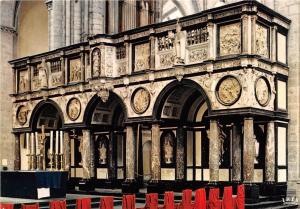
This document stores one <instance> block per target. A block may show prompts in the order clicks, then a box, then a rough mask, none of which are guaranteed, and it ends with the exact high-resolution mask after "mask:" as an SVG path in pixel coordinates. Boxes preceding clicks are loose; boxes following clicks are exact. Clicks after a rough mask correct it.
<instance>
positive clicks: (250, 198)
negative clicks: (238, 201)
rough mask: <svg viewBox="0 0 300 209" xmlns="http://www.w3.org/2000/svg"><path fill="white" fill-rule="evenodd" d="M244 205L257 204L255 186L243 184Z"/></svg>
mask: <svg viewBox="0 0 300 209" xmlns="http://www.w3.org/2000/svg"><path fill="white" fill-rule="evenodd" d="M244 185H245V203H247V204H251V203H257V202H259V186H258V185H256V184H250V183H245V184H244Z"/></svg>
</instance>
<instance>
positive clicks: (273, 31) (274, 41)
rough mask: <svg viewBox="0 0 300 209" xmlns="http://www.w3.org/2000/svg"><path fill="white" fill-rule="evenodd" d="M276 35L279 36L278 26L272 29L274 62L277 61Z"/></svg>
mask: <svg viewBox="0 0 300 209" xmlns="http://www.w3.org/2000/svg"><path fill="white" fill-rule="evenodd" d="M276 34H277V26H273V27H272V29H271V61H272V62H275V61H276V45H277V43H276V42H277V39H276Z"/></svg>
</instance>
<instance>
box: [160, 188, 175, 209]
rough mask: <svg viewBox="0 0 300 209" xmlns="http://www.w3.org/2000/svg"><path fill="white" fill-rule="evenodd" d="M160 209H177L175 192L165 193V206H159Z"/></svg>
mask: <svg viewBox="0 0 300 209" xmlns="http://www.w3.org/2000/svg"><path fill="white" fill-rule="evenodd" d="M158 208H159V209H175V203H174V192H165V196H164V205H163V206H159V207H158Z"/></svg>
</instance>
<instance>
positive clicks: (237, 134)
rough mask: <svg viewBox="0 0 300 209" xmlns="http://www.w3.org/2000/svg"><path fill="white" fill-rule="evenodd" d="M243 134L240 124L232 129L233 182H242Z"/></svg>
mask: <svg viewBox="0 0 300 209" xmlns="http://www.w3.org/2000/svg"><path fill="white" fill-rule="evenodd" d="M241 168H242V132H241V127H240V126H239V125H238V124H234V125H233V127H232V181H234V182H240V181H241V180H242V179H241V173H242V169H241Z"/></svg>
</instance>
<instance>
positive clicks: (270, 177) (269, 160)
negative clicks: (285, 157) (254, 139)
mask: <svg viewBox="0 0 300 209" xmlns="http://www.w3.org/2000/svg"><path fill="white" fill-rule="evenodd" d="M267 126H268V128H267V137H266V151H265V153H266V157H265V166H266V167H265V180H266V181H267V182H274V181H275V134H274V131H275V130H274V129H275V126H274V122H273V121H270V122H269V123H268V125H267Z"/></svg>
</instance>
